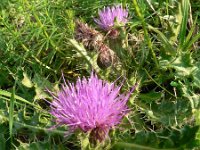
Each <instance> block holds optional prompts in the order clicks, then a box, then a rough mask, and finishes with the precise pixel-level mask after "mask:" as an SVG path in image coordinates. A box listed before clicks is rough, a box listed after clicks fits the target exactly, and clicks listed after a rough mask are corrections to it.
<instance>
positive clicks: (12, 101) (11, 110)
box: [9, 85, 15, 145]
mask: <svg viewBox="0 0 200 150" xmlns="http://www.w3.org/2000/svg"><path fill="white" fill-rule="evenodd" d="M14 105H15V85H14V87H13V89H12V93H11V97H10V107H9V133H10V141H11V145H12V135H13V121H14V117H13V114H14Z"/></svg>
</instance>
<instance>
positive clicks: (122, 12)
mask: <svg viewBox="0 0 200 150" xmlns="http://www.w3.org/2000/svg"><path fill="white" fill-rule="evenodd" d="M127 21H128V10H127V9H123V7H122V5H116V6H113V7H106V8H105V7H104V9H103V10H101V11H100V12H99V19H95V22H96V23H97V24H98V25H99V27H100V28H102V29H103V30H105V31H108V30H110V29H112V28H113V27H114V26H115V23H116V22H117V23H118V24H119V25H125V24H126V23H127Z"/></svg>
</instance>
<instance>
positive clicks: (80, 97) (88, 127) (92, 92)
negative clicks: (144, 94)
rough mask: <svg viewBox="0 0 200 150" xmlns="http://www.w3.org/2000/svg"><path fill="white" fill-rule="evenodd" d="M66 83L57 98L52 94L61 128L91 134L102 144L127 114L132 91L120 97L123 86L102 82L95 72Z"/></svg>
mask: <svg viewBox="0 0 200 150" xmlns="http://www.w3.org/2000/svg"><path fill="white" fill-rule="evenodd" d="M64 83H65V84H63V85H62V89H61V90H60V91H59V92H58V93H57V94H56V95H54V94H52V96H53V97H54V100H53V101H52V103H51V114H52V115H53V116H54V117H55V121H56V122H57V123H58V125H67V126H69V129H70V130H72V131H73V130H76V129H80V130H82V131H83V132H87V131H91V134H92V136H93V137H95V138H96V139H97V140H99V141H102V140H103V139H105V137H106V136H107V134H108V132H109V129H110V128H111V127H114V126H116V125H117V124H119V123H120V121H121V120H122V118H123V116H124V115H125V114H126V113H127V112H128V107H127V105H126V103H127V100H128V99H129V97H130V94H131V92H128V93H124V94H120V88H121V86H116V85H115V84H114V83H108V82H106V81H103V80H101V79H99V78H98V77H97V75H95V74H94V73H92V74H91V76H90V77H89V78H88V79H86V78H85V77H84V78H83V79H80V78H79V79H78V80H77V82H76V83H75V84H73V83H67V84H66V82H64Z"/></svg>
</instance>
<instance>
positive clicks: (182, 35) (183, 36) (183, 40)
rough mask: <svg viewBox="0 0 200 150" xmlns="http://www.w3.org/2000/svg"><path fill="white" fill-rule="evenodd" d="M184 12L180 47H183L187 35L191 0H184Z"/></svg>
mask: <svg viewBox="0 0 200 150" xmlns="http://www.w3.org/2000/svg"><path fill="white" fill-rule="evenodd" d="M181 4H182V14H183V18H182V22H181V28H180V35H179V36H180V39H179V42H180V45H179V47H180V48H182V47H183V44H184V42H185V38H186V37H185V35H186V30H187V21H188V14H189V6H190V2H189V0H182V3H181Z"/></svg>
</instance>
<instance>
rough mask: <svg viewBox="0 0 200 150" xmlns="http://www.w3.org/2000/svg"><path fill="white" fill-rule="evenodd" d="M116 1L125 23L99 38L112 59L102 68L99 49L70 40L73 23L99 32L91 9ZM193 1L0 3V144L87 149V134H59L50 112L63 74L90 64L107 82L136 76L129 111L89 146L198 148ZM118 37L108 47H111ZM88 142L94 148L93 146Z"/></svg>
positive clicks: (199, 73) (198, 64)
mask: <svg viewBox="0 0 200 150" xmlns="http://www.w3.org/2000/svg"><path fill="white" fill-rule="evenodd" d="M116 3H122V4H123V6H127V7H128V10H129V17H130V20H129V22H128V24H127V25H126V27H125V29H123V33H122V34H121V35H120V39H118V41H111V40H110V39H109V38H106V39H105V43H106V44H107V45H108V46H109V47H110V48H111V49H113V51H114V52H115V54H116V55H117V56H118V58H119V59H118V63H117V64H116V65H115V64H113V65H112V66H110V67H108V68H106V69H101V67H99V66H98V65H97V57H98V53H97V52H96V51H91V50H88V49H87V48H85V47H84V46H83V44H82V43H79V42H77V41H76V40H75V39H74V35H75V34H74V32H75V26H76V23H75V21H76V20H77V19H78V20H81V21H82V22H85V23H87V24H88V25H90V26H91V27H92V28H95V29H96V30H98V31H100V32H101V33H102V34H103V35H105V34H106V33H104V32H103V31H101V30H100V29H99V28H98V27H97V25H96V24H95V22H94V18H96V17H97V16H98V10H99V9H101V8H103V7H104V6H112V5H113V4H116ZM199 10H200V5H199V2H198V0H194V1H189V0H180V1H178V0H174V1H172V0H152V1H149V0H145V1H137V0H126V1H120V0H108V1H103V0H102V1H101V0H96V1H93V0H85V1H81V0H1V1H0V149H1V148H2V149H19V150H24V149H30V150H32V149H34V150H37V149H38V150H41V149H49V150H51V149H81V148H82V149H89V148H91V147H90V146H91V145H90V143H89V140H88V135H87V134H80V133H79V132H78V131H77V132H75V133H73V134H71V135H69V136H65V131H67V127H66V126H62V127H58V128H54V129H50V128H51V127H52V126H54V125H55V122H54V121H53V117H52V116H51V115H50V114H49V109H50V108H49V104H48V103H47V102H46V101H45V100H44V99H46V100H49V101H51V100H52V97H51V96H50V95H49V94H48V92H46V88H48V89H51V90H52V91H57V90H58V89H59V87H60V83H62V77H61V76H62V72H63V74H64V77H65V79H66V80H69V81H70V82H75V81H76V79H77V78H78V77H79V76H80V77H83V76H89V74H90V72H91V70H94V71H95V72H97V74H98V76H99V77H100V78H102V79H104V80H107V81H115V80H116V79H117V78H119V77H120V76H122V77H123V78H120V79H119V80H118V82H121V81H123V79H124V78H125V79H126V80H125V82H124V85H123V89H122V91H128V90H129V89H130V88H131V87H132V86H133V85H135V83H136V82H137V83H138V87H137V90H136V91H135V92H134V93H133V94H132V96H131V98H130V100H129V102H128V105H129V108H131V112H130V113H129V114H128V116H126V117H125V118H124V119H123V121H122V123H121V124H120V126H119V127H117V128H114V129H112V131H111V132H110V134H109V135H110V141H106V142H107V143H105V144H104V145H103V144H100V145H98V146H97V147H96V149H106V148H107V149H117V150H118V149H119V150H122V149H137V150H140V149H141V150H143V149H146V150H153V149H155V150H156V149H166V150H168V149H169V150H174V149H176V150H181V149H195V148H196V149H198V148H199V147H200V130H199V126H200V118H199V116H200V103H199V102H200V59H199V58H200V51H199V44H200V43H199V38H200V33H199V25H200V18H199V15H200V11H199ZM112 43H115V44H112ZM91 149H94V148H91Z"/></svg>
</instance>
